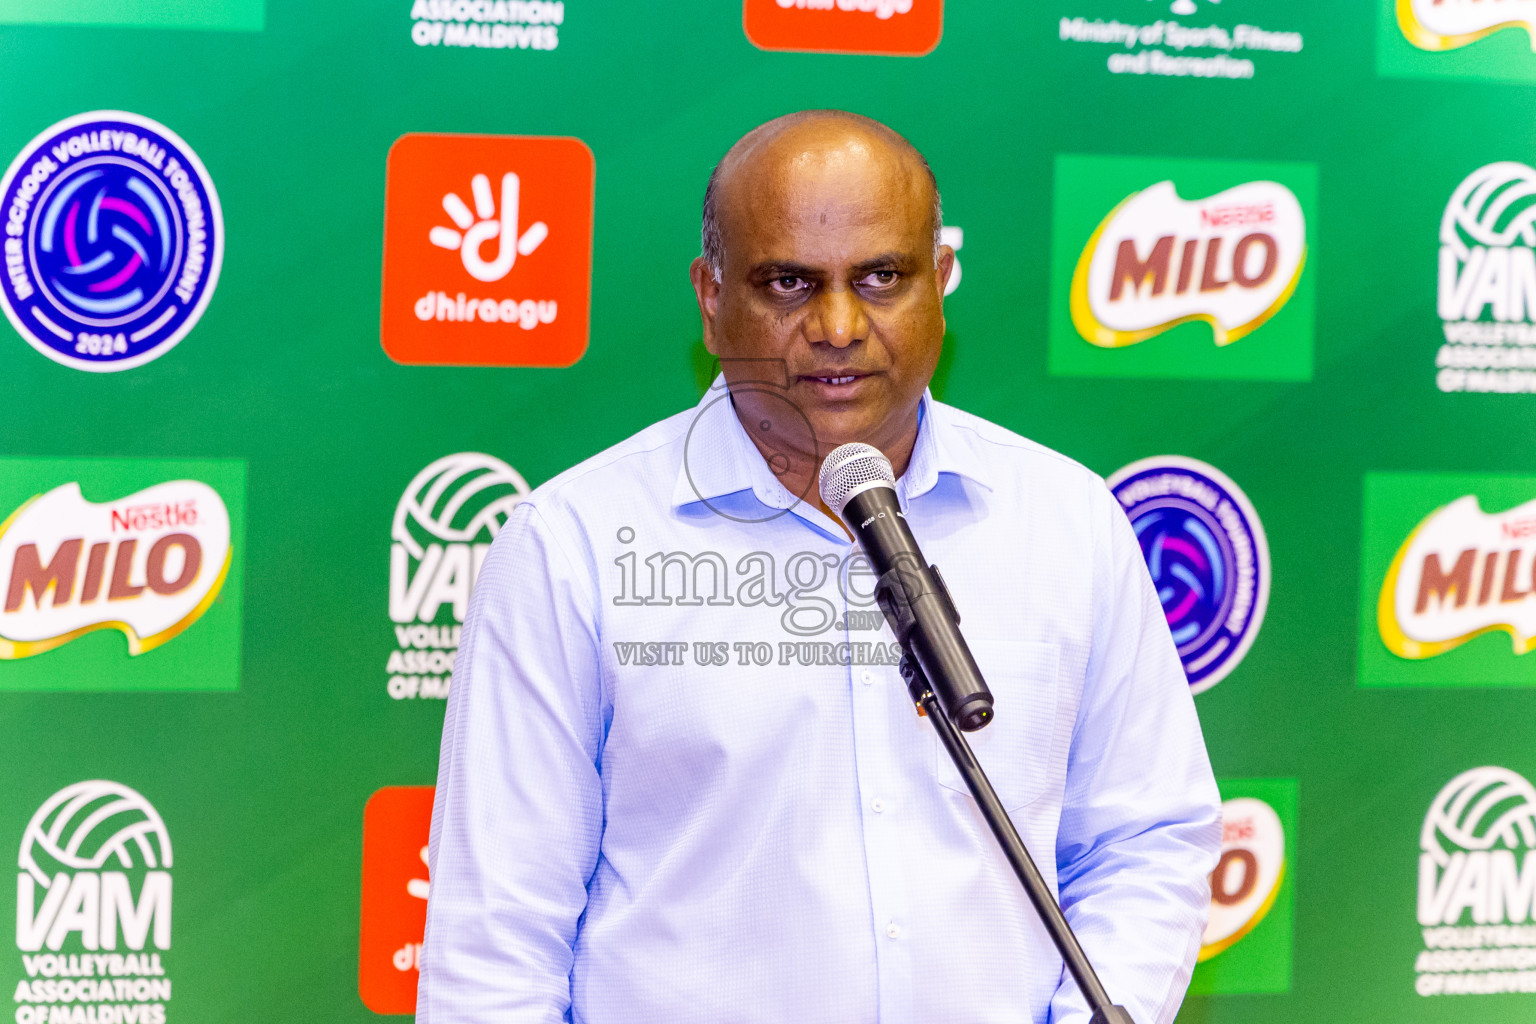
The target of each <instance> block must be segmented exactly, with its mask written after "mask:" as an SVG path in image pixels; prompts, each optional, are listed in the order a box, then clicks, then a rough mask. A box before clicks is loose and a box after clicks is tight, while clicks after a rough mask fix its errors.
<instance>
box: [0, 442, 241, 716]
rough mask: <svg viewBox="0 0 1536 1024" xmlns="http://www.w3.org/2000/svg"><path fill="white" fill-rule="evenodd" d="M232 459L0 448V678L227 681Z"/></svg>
mask: <svg viewBox="0 0 1536 1024" xmlns="http://www.w3.org/2000/svg"><path fill="white" fill-rule="evenodd" d="M244 493H245V466H244V464H243V463H239V462H228V461H217V462H214V461H206V462H205V461H199V462H164V461H159V460H148V459H143V460H140V459H100V460H78V461H67V462H66V461H54V460H43V459H0V691H6V690H233V689H236V688H237V687H238V685H239V663H240V587H241V575H242V573H241V566H242V561H243V555H244V548H245V543H244V504H245V502H244Z"/></svg>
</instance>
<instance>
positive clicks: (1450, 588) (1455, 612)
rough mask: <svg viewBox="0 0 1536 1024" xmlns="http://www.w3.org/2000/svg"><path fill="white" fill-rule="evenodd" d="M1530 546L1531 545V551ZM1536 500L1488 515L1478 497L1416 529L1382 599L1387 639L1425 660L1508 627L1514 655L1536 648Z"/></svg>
mask: <svg viewBox="0 0 1536 1024" xmlns="http://www.w3.org/2000/svg"><path fill="white" fill-rule="evenodd" d="M1527 549H1529V550H1527ZM1533 595H1536V500H1533V501H1528V502H1526V503H1525V504H1523V505H1520V506H1518V507H1516V508H1512V509H1509V510H1508V511H1505V512H1484V511H1483V510H1482V508H1481V506H1480V505H1479V504H1478V499H1477V496H1476V495H1475V494H1468V495H1464V496H1463V497H1460V498H1457V499H1456V500H1455V501H1453V502H1450V503H1449V504H1447V505H1444V506H1442V507H1440V508H1437V509H1435V510H1434V511H1433V512H1431V513H1430V514H1429V515H1428V516H1426V517H1425V518H1424V520H1423V521H1422V522H1421V523H1419V525H1418V526H1416V527H1414V529H1413V532H1412V533H1410V534H1409V535H1408V537H1407V539H1406V540H1404V541H1403V543H1402V546H1401V547H1400V548H1398V550H1397V555H1396V556H1395V557H1394V558H1393V559H1392V564H1391V566H1390V567H1389V568H1388V569H1387V575H1386V579H1385V580H1384V581H1383V583H1382V586H1381V594H1380V596H1379V598H1378V599H1377V605H1376V621H1377V625H1378V626H1379V628H1380V632H1381V639H1382V642H1383V643H1385V644H1386V646H1387V649H1388V650H1390V651H1391V652H1392V653H1393V654H1396V655H1397V656H1398V657H1400V658H1411V659H1423V658H1432V657H1434V656H1435V655H1438V654H1444V653H1445V652H1446V651H1449V650H1452V649H1453V648H1456V647H1460V646H1461V645H1462V644H1464V643H1466V642H1467V641H1468V640H1471V639H1472V638H1473V637H1476V636H1480V635H1482V634H1483V633H1489V632H1493V631H1496V630H1502V631H1504V632H1506V633H1508V634H1509V636H1510V643H1511V645H1512V646H1513V649H1514V653H1515V654H1517V655H1518V654H1525V653H1527V652H1529V651H1530V650H1532V648H1536V598H1533Z"/></svg>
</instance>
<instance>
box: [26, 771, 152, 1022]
mask: <svg viewBox="0 0 1536 1024" xmlns="http://www.w3.org/2000/svg"><path fill="white" fill-rule="evenodd" d="M17 860H18V865H19V867H20V869H21V870H20V871H19V872H18V873H17V875H16V901H17V904H16V948H17V950H18V951H19V952H20V953H21V968H22V976H21V978H20V979H19V980H18V981H17V983H16V989H15V996H14V1000H15V1002H16V1003H17V1004H18V1005H17V1007H16V1013H15V1019H16V1022H17V1024H58V1022H60V1021H66V1022H68V1024H91V1022H94V1024H165V1020H166V1011H167V1009H168V1007H167V1005H166V1004H167V1003H169V1002H170V999H171V978H170V977H168V976H167V974H166V963H165V960H164V956H165V953H166V951H168V950H169V949H170V948H171V837H170V833H169V832H168V831H167V830H166V827H165V821H164V820H163V819H162V818H161V817H160V812H159V811H157V810H155V808H154V806H153V805H152V804H150V802H149V801H148V800H146V799H145V798H144V797H143V796H142V795H141V794H140V793H138V792H137V791H135V790H133V789H130V788H129V787H127V786H125V785H123V784H121V783H118V782H111V781H108V780H105V779H92V780H89V781H87V782H77V783H75V784H74V785H71V786H66V787H64V788H63V789H61V790H59V791H58V792H57V793H55V794H53V796H51V797H49V798H48V799H47V800H46V801H44V802H43V805H42V806H41V807H39V808H38V809H37V812H36V813H35V814H33V815H32V819H31V820H30V821H29V822H28V823H27V827H26V830H25V831H24V832H23V834H22V839H21V849H20V853H19V856H18V858H17Z"/></svg>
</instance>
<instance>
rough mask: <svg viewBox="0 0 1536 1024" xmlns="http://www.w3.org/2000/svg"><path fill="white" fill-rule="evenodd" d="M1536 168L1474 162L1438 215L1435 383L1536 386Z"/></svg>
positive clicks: (1468, 387) (1506, 388)
mask: <svg viewBox="0 0 1536 1024" xmlns="http://www.w3.org/2000/svg"><path fill="white" fill-rule="evenodd" d="M1533 246H1536V169H1532V168H1530V167H1527V166H1526V165H1525V164H1522V163H1517V162H1515V161H1512V160H1505V161H1501V162H1499V163H1492V164H1488V165H1487V166H1485V167H1479V168H1478V169H1477V170H1475V171H1473V172H1472V173H1471V174H1469V175H1467V177H1466V178H1465V179H1464V180H1463V181H1462V183H1461V184H1460V185H1458V186H1457V187H1456V191H1455V192H1454V193H1452V195H1451V200H1450V202H1449V203H1447V204H1446V207H1445V213H1444V215H1443V216H1442V217H1441V218H1440V274H1439V279H1440V280H1439V295H1438V301H1437V302H1436V306H1437V309H1438V311H1439V314H1440V320H1441V329H1442V331H1443V332H1444V335H1445V344H1444V345H1442V346H1441V347H1440V350H1439V352H1438V354H1437V355H1436V359H1435V364H1436V366H1437V367H1438V372H1437V374H1436V376H1435V383H1436V385H1437V386H1438V387H1439V388H1440V390H1441V391H1497V392H1506V393H1512V392H1523V393H1529V392H1532V391H1536V348H1533V347H1532V343H1533V342H1536V249H1533Z"/></svg>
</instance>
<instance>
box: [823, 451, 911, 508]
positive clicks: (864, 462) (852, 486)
mask: <svg viewBox="0 0 1536 1024" xmlns="http://www.w3.org/2000/svg"><path fill="white" fill-rule="evenodd" d="M874 481H879V482H881V483H885V484H888V485H889V486H891V487H895V486H896V473H895V472H894V471H893V470H892V469H891V460H890V459H887V458H886V457H885V454H884V453H883V452H881V451H880V449H878V448H876V447H875V446H874V445H868V444H858V443H854V444H845V445H840V446H839V447H837V448H834V449H832V453H831V454H830V455H828V456H827V457H826V459H824V460H823V461H822V463H821V500H822V501H824V502H826V503H827V506H828V507H829V508H831V509H832V511H833V512H836V513H837V514H838V516H842V514H843V506H844V505H845V504H847V502H848V498H849V496H850V495H851V494H852V493H853V492H854V491H855V490H857V489H858V488H859V487H860V486H862V485H863V484H867V483H872V482H874Z"/></svg>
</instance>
